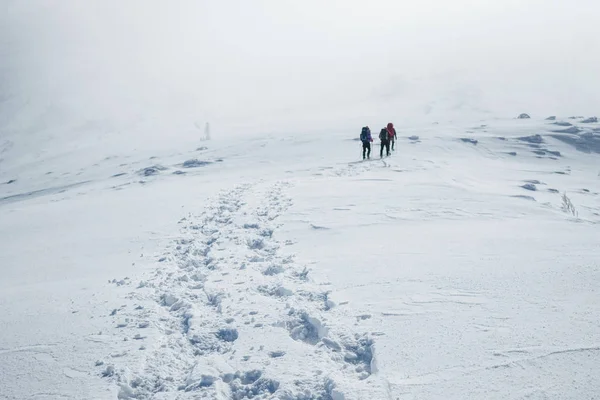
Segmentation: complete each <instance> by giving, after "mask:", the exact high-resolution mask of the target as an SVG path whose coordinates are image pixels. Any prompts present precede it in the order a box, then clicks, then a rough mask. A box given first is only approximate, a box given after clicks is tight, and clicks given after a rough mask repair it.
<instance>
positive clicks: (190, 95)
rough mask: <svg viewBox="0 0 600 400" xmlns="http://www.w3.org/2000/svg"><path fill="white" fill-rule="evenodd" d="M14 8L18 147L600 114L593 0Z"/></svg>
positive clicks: (5, 31)
mask: <svg viewBox="0 0 600 400" xmlns="http://www.w3.org/2000/svg"><path fill="white" fill-rule="evenodd" d="M0 7H1V10H2V11H0V57H1V60H2V61H1V64H0V107H1V108H2V109H1V111H0V129H2V130H1V131H0V134H1V135H5V136H7V135H11V136H12V137H14V136H15V135H27V134H35V133H39V132H42V131H45V130H49V129H56V128H57V127H61V129H62V128H65V127H67V128H68V127H70V128H69V129H75V128H74V127H77V132H78V135H85V133H86V129H88V128H89V130H93V129H98V128H99V127H101V128H102V130H104V131H114V132H117V131H118V132H120V134H124V133H125V134H126V133H127V132H129V131H132V132H133V131H136V130H137V131H140V129H142V128H140V127H143V129H146V130H154V132H159V131H160V132H163V134H164V135H168V134H167V133H164V132H175V131H177V130H180V131H186V130H193V129H195V128H194V124H196V125H199V126H202V127H203V125H204V124H205V123H206V122H210V123H211V127H213V134H214V135H215V136H217V135H221V136H226V135H237V134H244V133H248V134H256V133H261V132H269V133H277V132H302V131H303V130H324V131H326V130H328V129H350V130H352V129H354V132H358V131H359V129H360V126H362V125H364V124H371V125H377V124H381V125H383V124H384V123H386V122H388V120H391V121H394V122H395V123H396V124H397V125H398V126H402V125H406V124H410V123H413V122H415V121H434V120H438V119H455V118H456V119H458V118H474V119H477V118H487V117H513V116H516V115H518V114H519V113H521V112H527V113H530V114H532V115H535V116H537V117H542V116H543V117H545V116H547V115H550V114H557V115H565V116H566V115H572V114H577V115H596V114H598V113H600V78H599V77H598V73H597V70H598V66H599V65H600V51H598V48H599V45H600V25H598V24H597V18H598V17H599V16H600V4H599V3H598V2H596V1H592V0H589V1H587V0H576V1H572V2H566V1H564V0H543V1H542V0H522V1H516V0H502V1H500V0H498V1H482V0H477V1H475V0H473V1H467V0H454V1H448V0H420V1H397V0H389V1H387V0H371V1H364V0H363V1H355V0H343V1H342V0H328V1H317V0H303V1H291V0H290V1H286V0H252V1H249V0H197V1H191V0H190V1H184V0H178V1H173V2H166V1H164V2H159V1H147V0H146V1H141V0H128V1H115V0H110V1H109V0H102V1H100V0H86V1H76V0H71V1H67V0H53V1H52V0H46V1H34V0H27V1H22V0H13V1H9V0H0ZM86 127H87V128H86ZM65 129H66V128H65ZM198 132H199V131H198Z"/></svg>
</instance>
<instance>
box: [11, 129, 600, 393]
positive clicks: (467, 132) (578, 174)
mask: <svg viewBox="0 0 600 400" xmlns="http://www.w3.org/2000/svg"><path fill="white" fill-rule="evenodd" d="M560 121H562V122H569V123H570V124H572V125H573V126H576V127H579V129H580V130H581V131H578V132H575V133H574V131H571V133H569V132H557V131H561V130H563V129H565V128H564V126H558V125H556V124H555V123H552V122H549V121H540V120H535V119H532V120H490V121H483V122H478V123H476V124H472V125H469V126H441V125H432V126H426V127H423V126H421V127H411V128H408V127H402V126H401V124H399V125H400V126H398V132H399V139H398V143H397V149H396V151H395V152H394V153H393V154H392V156H390V157H387V158H384V159H383V160H380V159H379V154H378V148H377V147H376V146H375V148H374V150H373V154H372V160H370V161H364V162H363V161H362V160H360V159H359V151H360V147H359V146H360V145H359V143H358V142H357V141H356V140H355V137H357V136H358V130H357V132H340V133H332V134H329V135H324V136H323V135H320V136H319V135H310V134H302V135H297V136H284V137H278V136H269V137H260V138H253V139H241V140H239V141H236V142H234V143H229V141H227V142H219V141H208V142H204V143H202V145H203V147H200V148H199V149H197V150H196V149H193V148H189V149H184V150H182V151H180V152H173V153H165V154H158V153H153V154H150V153H149V154H144V153H142V152H137V153H132V154H126V155H114V154H95V155H93V156H92V155H91V154H90V153H82V154H81V155H80V157H79V158H78V157H76V156H77V154H78V153H74V155H73V157H70V158H68V159H69V163H68V164H65V163H64V161H63V159H62V158H55V159H53V158H49V157H47V158H42V159H38V160H37V161H36V160H35V159H34V160H31V161H30V162H23V161H22V158H20V157H19V155H18V154H11V151H14V149H11V146H10V143H8V142H5V143H4V144H0V145H1V146H2V147H1V148H0V154H1V155H0V158H2V159H4V160H5V161H4V162H3V163H2V162H1V161H0V166H1V168H2V169H1V170H0V182H2V184H1V185H0V220H1V221H2V224H0V235H1V237H2V242H1V244H0V268H1V271H0V272H1V276H2V279H1V280H0V326H2V329H1V331H0V388H1V389H0V398H6V399H57V398H63V399H115V398H120V399H129V398H131V399H198V398H217V399H245V398H255V399H256V398H265V399H423V398H426V399H433V398H439V399H483V398H485V399H524V398H528V399H542V398H560V399H582V398H586V399H588V398H594V396H596V395H597V393H598V392H599V390H600V380H599V379H598V377H597V369H598V366H600V320H599V317H598V309H600V294H599V293H598V282H599V280H600V269H599V261H598V260H599V257H598V255H599V254H600V244H599V242H598V222H600V177H599V176H598V174H599V172H600V167H598V165H599V164H598V154H597V153H598V151H599V150H600V149H599V147H598V145H597V143H598V142H597V140H598V136H597V135H598V124H596V123H589V124H588V123H586V124H582V123H581V120H578V119H574V120H571V119H564V120H560V119H559V122H560ZM386 122H387V121H386ZM204 146H205V147H204ZM90 149H92V150H93V147H92V148H90ZM18 160H21V162H18ZM90 160H91V161H90ZM9 182H10V183H9ZM565 194H566V197H564V198H563V195H565ZM568 204H571V205H572V206H571V208H569V207H570V206H569V205H568Z"/></svg>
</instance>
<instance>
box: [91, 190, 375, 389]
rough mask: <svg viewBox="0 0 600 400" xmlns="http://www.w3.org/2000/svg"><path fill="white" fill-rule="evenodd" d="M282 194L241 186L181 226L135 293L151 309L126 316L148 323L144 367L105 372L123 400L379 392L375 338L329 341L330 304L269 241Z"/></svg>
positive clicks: (284, 205)
mask: <svg viewBox="0 0 600 400" xmlns="http://www.w3.org/2000/svg"><path fill="white" fill-rule="evenodd" d="M290 185H291V184H290V183H289V182H285V181H284V182H276V183H274V184H273V183H257V184H252V185H250V184H244V185H239V186H236V187H234V188H232V189H231V190H229V191H225V192H222V193H221V194H220V195H219V196H218V198H217V199H216V200H215V201H214V202H213V203H212V204H210V205H209V206H208V207H207V208H206V210H205V211H204V212H203V213H202V214H201V215H200V216H198V217H194V216H192V215H189V216H188V217H186V218H184V219H182V220H181V221H180V224H181V225H182V232H183V237H181V238H179V239H178V240H177V241H176V243H175V244H174V248H173V249H172V251H171V252H170V254H169V255H168V256H167V257H166V259H162V260H163V261H164V262H162V263H161V264H160V267H159V268H158V269H157V270H156V271H154V272H153V275H152V276H151V277H150V278H149V279H147V281H144V282H141V283H140V285H139V288H138V289H140V290H144V289H151V291H149V292H148V296H151V297H152V299H153V300H154V302H155V304H156V309H155V310H154V311H150V312H148V311H145V310H144V311H140V314H139V315H138V316H132V319H135V318H137V319H139V321H138V322H137V324H133V325H137V326H138V327H142V326H143V327H148V326H149V325H151V324H150V322H149V320H150V321H151V322H152V325H153V326H155V327H156V330H157V333H158V334H157V335H156V337H157V340H156V343H155V344H154V345H153V347H152V350H151V351H147V349H146V348H145V347H144V348H141V350H145V351H146V355H145V356H144V361H143V362H142V363H141V364H142V365H141V367H140V366H139V365H138V366H133V367H129V366H128V365H124V366H120V367H115V366H114V365H113V364H110V365H108V366H103V368H104V371H103V375H104V376H106V377H110V378H111V379H114V380H115V381H116V382H117V384H118V385H119V387H120V391H119V394H118V397H119V398H120V399H150V398H175V397H176V398H178V399H179V398H182V399H185V398H194V399H195V398H216V399H236V400H237V399H247V398H248V399H249V398H254V399H263V398H264V399H267V398H269V399H271V398H274V399H282V400H283V399H289V400H292V399H352V398H359V397H355V396H358V395H359V393H360V392H364V391H366V393H371V394H373V393H375V392H376V391H377V389H376V388H377V387H378V386H379V383H378V382H377V378H376V376H375V375H373V374H375V372H376V357H375V346H374V341H373V338H372V337H370V336H369V335H367V334H363V333H357V332H349V331H348V330H346V331H343V332H335V331H332V328H331V326H330V325H329V324H328V320H329V319H335V318H336V308H335V304H334V303H333V302H331V301H330V300H329V299H328V293H327V292H326V291H323V290H322V289H321V288H320V287H319V285H317V284H315V283H314V282H311V280H310V279H309V272H310V271H309V270H308V268H306V267H305V266H303V265H301V264H299V263H297V262H296V261H295V255H294V254H293V253H291V252H289V251H286V249H288V248H289V247H290V245H292V244H293V243H289V242H287V243H281V242H280V241H278V240H277V238H276V231H277V228H278V225H277V220H278V217H279V216H280V215H281V214H283V213H284V212H285V211H286V210H287V209H288V208H289V207H290V206H291V205H292V201H291V199H290V198H289V196H287V195H286V188H288V187H289V186H290ZM139 295H140V293H138V294H137V295H133V296H132V297H133V298H136V297H138V298H139ZM142 296H143V295H142ZM142 316H143V317H144V318H143V319H142ZM136 338H138V339H140V338H142V339H143V337H141V336H136ZM125 364H127V363H126V362H125ZM290 365H292V366H291V367H290ZM282 371H288V372H282ZM289 371H293V372H289ZM375 397H377V398H382V397H381V396H375Z"/></svg>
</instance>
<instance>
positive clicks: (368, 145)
mask: <svg viewBox="0 0 600 400" xmlns="http://www.w3.org/2000/svg"><path fill="white" fill-rule="evenodd" d="M362 144H363V160H364V159H365V152H366V153H367V157H369V158H371V142H362Z"/></svg>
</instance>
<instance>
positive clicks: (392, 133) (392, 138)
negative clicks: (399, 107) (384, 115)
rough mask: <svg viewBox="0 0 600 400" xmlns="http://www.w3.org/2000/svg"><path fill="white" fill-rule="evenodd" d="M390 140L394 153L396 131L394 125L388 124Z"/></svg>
mask: <svg viewBox="0 0 600 400" xmlns="http://www.w3.org/2000/svg"><path fill="white" fill-rule="evenodd" d="M387 131H388V138H389V140H390V142H391V143H392V151H394V143H396V137H397V135H396V130H395V129H394V124H392V123H391V122H388V124H387Z"/></svg>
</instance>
